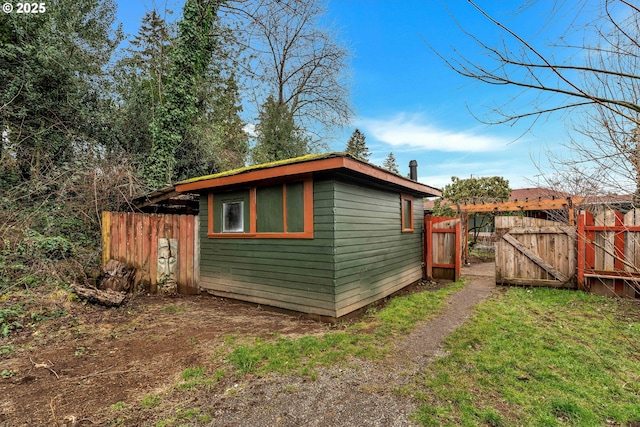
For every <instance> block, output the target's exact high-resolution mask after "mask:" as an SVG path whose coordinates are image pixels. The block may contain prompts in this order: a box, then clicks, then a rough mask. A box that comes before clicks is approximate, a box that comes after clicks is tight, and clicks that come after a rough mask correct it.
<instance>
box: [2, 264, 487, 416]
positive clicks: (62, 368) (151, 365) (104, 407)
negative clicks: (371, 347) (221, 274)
mask: <svg viewBox="0 0 640 427" xmlns="http://www.w3.org/2000/svg"><path fill="white" fill-rule="evenodd" d="M463 276H464V277H465V278H467V279H468V283H467V285H466V286H465V288H464V289H462V290H461V291H459V292H457V293H456V294H454V295H453V297H452V300H451V303H450V305H449V306H448V307H447V308H446V309H445V311H444V312H443V313H442V314H441V315H440V316H439V317H437V318H436V319H434V320H432V321H430V322H427V323H425V324H423V325H421V326H420V327H418V328H416V329H415V330H414V331H413V333H412V334H410V335H409V336H408V337H406V338H405V339H403V340H402V341H400V342H398V343H397V351H395V352H393V354H392V355H391V356H390V357H388V358H387V359H385V360H383V361H380V362H367V361H362V360H352V361H350V363H349V364H348V365H347V366H344V365H342V366H336V367H332V368H330V369H324V370H320V372H319V374H318V377H317V378H316V379H315V380H313V381H311V380H309V379H305V378H301V377H297V376H275V375H274V376H270V377H268V378H258V377H252V376H246V377H242V379H241V380H238V379H237V378H235V379H234V377H233V376H231V375H227V376H225V377H224V378H222V380H220V381H219V382H218V383H216V384H214V385H213V386H212V387H211V389H209V390H208V391H207V392H206V393H201V392H200V393H195V392H192V391H189V390H185V391H181V393H173V394H172V393H170V391H171V389H172V388H173V387H174V386H175V385H176V384H177V383H179V381H180V374H181V373H182V372H183V371H184V370H185V369H186V368H189V367H196V366H200V367H203V368H204V369H205V370H206V371H207V372H215V371H216V370H217V369H223V368H224V366H222V365H223V362H222V358H221V357H212V356H215V355H220V354H225V345H227V344H226V343H227V342H229V340H232V339H235V340H239V339H242V337H243V336H260V337H265V338H266V337H270V336H274V335H277V336H282V337H297V336H302V335H311V334H318V335H319V334H324V333H326V332H328V331H329V330H331V329H332V328H335V326H332V325H327V324H323V323H319V322H316V321H313V320H309V319H305V318H303V317H296V316H293V315H291V314H282V313H276V312H273V311H267V310H263V309H262V308H260V307H256V306H254V305H249V304H244V303H240V302H235V301H229V300H224V299H220V298H215V297H212V296H208V295H202V296H195V297H176V298H161V297H138V298H136V299H134V300H133V301H131V302H129V303H128V304H127V305H126V306H124V307H121V308H118V309H106V308H101V307H96V306H92V305H86V306H84V307H79V308H77V309H76V310H73V312H72V314H73V315H72V316H67V317H65V318H60V319H54V320H52V321H48V322H42V327H41V328H40V329H39V328H38V325H36V326H35V327H34V328H25V329H24V330H22V331H21V332H20V333H18V334H16V335H15V337H14V338H12V340H11V341H10V343H11V345H12V346H13V348H14V350H13V351H12V352H10V353H9V354H1V355H0V371H4V372H6V373H8V374H7V375H3V377H6V378H2V379H0V396H2V397H1V398H0V425H2V426H12V427H13V426H48V425H55V426H63V425H67V426H79V425H83V426H84V425H154V424H155V423H156V422H158V421H159V420H160V419H163V418H159V419H154V411H140V410H137V412H136V409H134V408H133V405H132V404H136V407H139V406H140V405H139V403H140V402H141V400H142V399H143V398H144V397H145V396H149V395H163V396H168V397H167V398H165V399H163V404H164V405H168V406H171V405H174V406H171V407H172V408H175V407H177V408H178V409H180V408H182V407H185V408H186V406H190V407H197V408H203V409H205V410H206V412H207V413H208V415H209V416H208V417H205V418H202V420H203V421H202V422H201V423H200V424H197V425H212V426H213V425H215V426H256V425H262V426H267V425H269V426H299V425H307V426H321V425H322V426H362V425H367V426H376V425H379V426H406V425H412V423H411V421H410V420H409V418H408V414H410V413H411V412H413V411H414V410H415V407H414V403H413V401H412V399H411V398H410V397H409V396H403V395H402V394H399V393H397V392H396V390H397V388H398V387H401V386H402V385H404V384H408V383H410V382H411V381H414V378H415V377H416V376H417V375H419V372H420V369H421V368H422V367H423V366H424V365H426V364H427V363H429V362H430V361H431V360H432V359H433V358H434V357H437V356H438V355H439V354H441V351H442V350H441V343H442V340H443V339H444V338H445V337H446V336H447V335H448V334H449V333H451V332H452V331H453V330H454V329H455V328H457V327H458V326H460V325H461V324H462V323H463V322H464V321H465V320H466V318H467V317H468V316H469V315H470V314H471V313H472V308H473V306H474V305H475V304H477V303H478V302H480V301H482V300H483V299H485V298H487V297H488V296H489V295H490V294H491V293H492V292H494V291H495V285H494V283H493V282H494V281H493V263H480V264H473V265H472V266H471V267H466V268H465V269H464V270H463ZM0 344H1V345H3V346H6V345H7V342H6V341H2V342H0ZM236 381H240V382H236ZM176 394H179V396H180V399H182V401H179V402H172V401H171V399H172V397H171V396H173V395H176ZM119 402H124V403H119ZM187 403H188V405H187ZM114 405H116V406H118V405H119V407H120V408H122V407H124V408H125V409H126V408H127V407H129V406H131V408H130V409H131V410H130V411H129V412H128V415H127V417H126V421H124V422H122V423H121V424H119V423H118V422H119V421H118V419H117V418H118V413H117V411H114V410H113V407H114ZM161 409H162V406H160V407H158V411H156V412H159V413H161V414H162V416H163V417H164V419H166V411H165V412H163V411H162V410H161ZM178 409H174V411H178ZM204 420H206V422H205V421H204ZM183 425H190V424H189V423H187V424H183Z"/></svg>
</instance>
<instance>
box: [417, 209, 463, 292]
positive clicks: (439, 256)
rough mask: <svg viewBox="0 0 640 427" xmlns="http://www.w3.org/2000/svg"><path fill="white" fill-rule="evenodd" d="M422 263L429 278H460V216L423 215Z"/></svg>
mask: <svg viewBox="0 0 640 427" xmlns="http://www.w3.org/2000/svg"><path fill="white" fill-rule="evenodd" d="M424 230H425V239H424V258H425V259H424V264H425V269H426V276H427V278H429V279H451V280H456V281H457V280H460V272H461V268H462V245H461V244H462V225H461V221H460V218H447V217H434V216H432V215H426V216H425V217H424Z"/></svg>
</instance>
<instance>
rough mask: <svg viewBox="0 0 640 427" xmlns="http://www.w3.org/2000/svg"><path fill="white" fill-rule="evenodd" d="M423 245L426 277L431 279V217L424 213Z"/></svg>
mask: <svg viewBox="0 0 640 427" xmlns="http://www.w3.org/2000/svg"><path fill="white" fill-rule="evenodd" d="M424 230H425V238H424V247H425V252H424V253H425V256H426V259H425V268H426V275H427V279H429V280H432V279H433V217H432V216H431V215H425V217H424Z"/></svg>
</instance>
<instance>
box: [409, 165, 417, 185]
mask: <svg viewBox="0 0 640 427" xmlns="http://www.w3.org/2000/svg"><path fill="white" fill-rule="evenodd" d="M409 179H410V180H411V181H417V180H418V162H416V161H415V160H411V161H410V162H409Z"/></svg>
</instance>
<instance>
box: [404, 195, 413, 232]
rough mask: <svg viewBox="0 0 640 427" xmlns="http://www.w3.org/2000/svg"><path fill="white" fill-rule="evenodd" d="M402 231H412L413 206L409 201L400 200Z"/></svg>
mask: <svg viewBox="0 0 640 427" xmlns="http://www.w3.org/2000/svg"><path fill="white" fill-rule="evenodd" d="M402 229H403V230H413V206H412V203H411V199H404V198H403V199H402Z"/></svg>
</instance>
